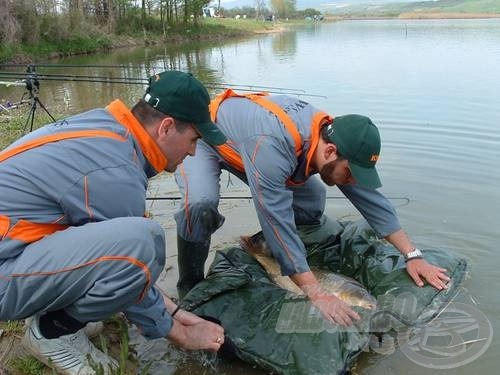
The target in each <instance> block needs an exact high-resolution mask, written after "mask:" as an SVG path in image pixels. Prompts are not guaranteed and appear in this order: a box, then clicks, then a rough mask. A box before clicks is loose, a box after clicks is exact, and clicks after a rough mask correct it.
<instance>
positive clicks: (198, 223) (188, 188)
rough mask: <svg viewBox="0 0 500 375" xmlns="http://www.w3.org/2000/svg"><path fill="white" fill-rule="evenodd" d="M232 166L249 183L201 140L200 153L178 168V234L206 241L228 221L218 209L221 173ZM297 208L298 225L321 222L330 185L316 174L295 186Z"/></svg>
mask: <svg viewBox="0 0 500 375" xmlns="http://www.w3.org/2000/svg"><path fill="white" fill-rule="evenodd" d="M223 169H225V170H228V171H229V172H231V173H232V174H233V175H235V176H237V177H238V178H240V179H241V180H242V181H244V182H245V183H246V176H245V175H244V174H242V173H240V172H238V171H236V170H234V169H233V168H232V167H231V166H230V165H228V164H227V163H226V162H225V161H224V160H223V159H222V158H221V156H220V155H219V154H218V153H217V152H216V151H215V150H214V149H213V148H212V147H211V146H209V145H207V144H206V143H205V142H203V141H201V140H200V141H198V142H197V146H196V156H195V157H187V158H186V159H184V162H183V163H182V165H181V166H180V167H179V168H177V170H176V172H175V180H176V182H177V185H178V186H179V190H180V193H181V196H182V203H181V209H180V210H179V211H178V212H177V213H176V214H175V221H176V223H177V234H178V235H179V236H181V237H182V238H184V239H185V240H186V241H192V242H202V241H206V240H208V239H209V238H210V237H211V235H212V234H213V233H214V232H215V231H216V230H217V229H219V228H220V227H221V226H222V225H223V224H224V216H223V215H221V214H220V213H219V211H218V206H219V198H220V176H221V172H222V170H223ZM289 189H290V190H291V191H292V192H293V211H294V217H295V223H296V224H297V225H308V224H319V223H320V219H321V216H322V215H323V212H324V210H325V199H326V187H325V184H324V183H323V182H322V181H321V180H320V179H318V178H317V177H316V176H314V177H312V178H309V179H308V180H307V181H306V183H305V184H303V185H300V186H291V187H289Z"/></svg>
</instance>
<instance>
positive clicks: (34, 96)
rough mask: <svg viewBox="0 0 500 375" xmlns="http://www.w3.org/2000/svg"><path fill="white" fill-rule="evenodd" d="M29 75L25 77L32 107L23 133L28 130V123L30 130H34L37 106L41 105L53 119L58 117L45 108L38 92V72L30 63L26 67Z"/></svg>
mask: <svg viewBox="0 0 500 375" xmlns="http://www.w3.org/2000/svg"><path fill="white" fill-rule="evenodd" d="M26 73H28V74H27V76H26V78H25V80H24V81H25V83H26V89H27V90H28V94H29V100H30V103H31V107H30V110H29V113H28V117H27V118H26V123H25V124H24V128H23V133H25V132H26V128H27V126H28V123H29V124H30V132H32V131H33V122H34V120H35V112H36V108H37V106H38V105H39V106H40V107H42V109H43V110H44V111H45V112H46V113H47V114H48V115H49V116H50V118H51V119H52V121H54V122H55V121H56V119H55V118H54V117H53V116H52V115H51V114H50V112H49V111H48V110H47V108H45V106H44V105H43V104H42V102H41V101H40V99H39V98H38V92H39V90H40V82H39V81H38V79H37V73H36V69H35V66H34V65H28V68H27V69H26Z"/></svg>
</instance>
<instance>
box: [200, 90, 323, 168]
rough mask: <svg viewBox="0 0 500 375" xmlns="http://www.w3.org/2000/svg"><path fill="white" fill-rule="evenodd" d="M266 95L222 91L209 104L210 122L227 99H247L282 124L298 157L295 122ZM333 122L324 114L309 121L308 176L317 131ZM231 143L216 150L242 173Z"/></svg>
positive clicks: (241, 166)
mask: <svg viewBox="0 0 500 375" xmlns="http://www.w3.org/2000/svg"><path fill="white" fill-rule="evenodd" d="M268 95H269V94H268V93H265V92H261V93H256V94H244V95H243V94H238V93H236V92H234V91H233V90H231V89H228V90H226V91H224V92H223V93H222V94H220V95H218V96H217V97H216V98H215V99H213V100H212V101H211V102H210V105H209V109H210V117H211V119H212V121H214V122H216V121H217V111H218V110H219V107H220V105H221V104H222V102H223V101H224V100H226V99H227V98H232V97H236V98H247V99H249V100H251V101H253V102H254V103H256V104H258V105H260V106H261V107H263V108H265V109H267V110H268V111H270V112H271V113H273V114H275V115H276V117H278V119H279V120H280V121H281V122H282V123H283V125H284V126H285V128H286V130H287V131H288V132H289V133H290V135H291V136H292V138H293V141H294V143H295V154H296V155H297V156H300V155H301V154H302V143H303V142H302V137H301V136H300V133H299V131H298V130H297V126H296V125H295V122H294V121H293V120H292V119H291V118H290V116H288V114H287V113H286V112H285V111H284V110H283V109H282V108H281V107H280V106H279V105H277V104H276V103H274V102H272V101H271V100H268V99H266V96H268ZM331 121H333V118H332V117H330V116H329V115H328V114H327V113H325V112H316V113H315V114H314V116H313V118H312V121H311V146H310V148H309V151H308V152H307V166H306V173H307V175H309V164H310V162H311V159H312V156H313V154H314V151H315V150H316V148H317V146H318V142H319V136H320V135H319V129H320V128H321V126H322V125H323V124H325V123H327V122H328V123H329V122H331ZM230 145H231V141H228V142H226V143H225V144H223V145H221V146H218V147H217V150H218V151H219V153H220V154H221V156H222V157H223V158H224V160H226V161H227V162H228V163H229V164H230V165H231V166H233V167H234V168H236V169H237V170H239V171H240V172H244V171H245V169H244V166H243V161H242V160H241V156H240V155H239V154H238V152H237V151H235V150H234V149H233V148H232V147H231V146H230Z"/></svg>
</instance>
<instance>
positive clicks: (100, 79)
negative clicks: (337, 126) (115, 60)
mask: <svg viewBox="0 0 500 375" xmlns="http://www.w3.org/2000/svg"><path fill="white" fill-rule="evenodd" d="M20 66H22V65H21V64H0V68H1V67H20ZM59 66H60V67H80V68H81V67H109V68H118V67H120V68H125V66H124V65H59ZM36 67H53V68H55V67H58V65H57V64H41V65H33V64H32V65H28V69H31V70H32V71H35V68H36ZM129 67H130V66H129ZM24 74H25V73H22V72H5V71H0V78H10V79H18V80H21V81H22V80H23V79H24V78H25V75H24ZM36 78H37V79H38V80H45V81H70V82H93V83H114V84H140V85H146V84H147V83H148V79H147V78H135V77H113V78H111V77H106V76H92V75H76V74H54V73H40V72H36ZM204 85H205V86H206V87H207V88H210V89H214V90H225V89H227V88H233V89H235V90H240V91H248V92H260V91H265V92H268V93H271V94H287V95H295V96H298V97H300V96H307V97H316V98H323V99H326V98H327V96H325V95H317V94H308V93H306V91H305V90H302V89H295V88H286V87H276V86H260V85H251V84H250V85H243V84H233V83H227V82H221V83H204Z"/></svg>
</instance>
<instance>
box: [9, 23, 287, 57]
mask: <svg viewBox="0 0 500 375" xmlns="http://www.w3.org/2000/svg"><path fill="white" fill-rule="evenodd" d="M290 24H292V23H275V22H265V21H257V20H249V19H246V20H242V19H239V20H236V19H225V18H221V19H218V18H210V19H203V20H201V22H200V23H199V24H198V25H193V24H190V25H182V24H178V25H174V26H171V27H168V28H167V29H166V30H161V31H160V30H157V31H156V32H151V31H150V32H144V31H136V32H134V33H128V34H111V35H108V34H106V33H105V32H104V31H102V32H100V31H94V33H93V34H94V35H91V36H79V37H71V38H69V39H64V40H61V41H57V42H56V41H41V42H38V43H36V44H30V43H20V44H12V45H1V44H0V63H6V62H12V63H26V62H31V61H40V60H46V59H50V58H57V57H62V56H70V55H77V54H88V53H94V52H98V51H102V50H107V49H112V48H119V47H127V46H130V47H132V46H139V45H151V44H156V45H161V44H169V43H176V44H178V43H185V42H192V41H193V40H211V41H219V40H225V39H229V38H236V37H243V36H251V35H253V34H260V33H267V32H273V31H280V30H282V29H283V28H285V27H287V26H288V25H290Z"/></svg>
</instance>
